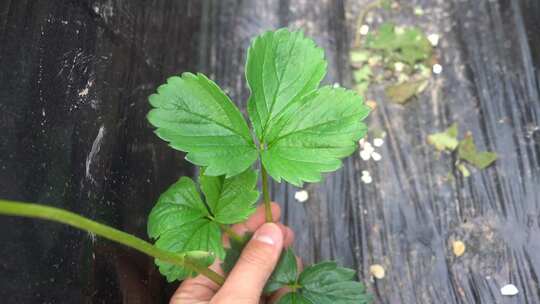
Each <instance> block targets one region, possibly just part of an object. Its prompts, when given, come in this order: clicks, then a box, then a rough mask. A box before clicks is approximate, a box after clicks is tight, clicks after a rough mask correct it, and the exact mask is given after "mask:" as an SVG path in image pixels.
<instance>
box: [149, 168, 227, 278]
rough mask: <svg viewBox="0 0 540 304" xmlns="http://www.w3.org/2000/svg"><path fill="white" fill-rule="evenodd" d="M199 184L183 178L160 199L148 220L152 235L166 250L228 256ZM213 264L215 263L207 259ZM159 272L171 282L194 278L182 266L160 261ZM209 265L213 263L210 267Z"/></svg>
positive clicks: (159, 246)
mask: <svg viewBox="0 0 540 304" xmlns="http://www.w3.org/2000/svg"><path fill="white" fill-rule="evenodd" d="M209 215H210V214H209V213H208V210H207V209H206V207H205V205H204V203H203V201H202V200H201V197H200V195H199V193H198V191H197V188H196V186H195V183H194V182H193V181H192V180H191V179H190V178H188V177H182V178H180V180H179V181H178V182H176V183H175V184H173V185H172V186H171V187H169V189H167V190H166V191H165V192H164V193H163V194H162V195H161V196H160V197H159V200H158V202H157V204H156V205H155V206H154V208H153V209H152V211H151V212H150V215H149V217H148V235H149V236H150V237H152V238H154V239H157V241H156V243H155V245H156V246H157V247H158V248H160V249H163V250H166V251H170V252H175V253H185V252H188V251H201V250H202V251H209V252H212V253H214V254H215V255H216V256H217V257H220V258H221V257H223V256H224V250H223V247H222V244H221V231H220V228H219V225H218V224H217V223H214V222H212V221H211V220H210V219H209V218H208V217H209ZM207 261H208V263H210V264H211V263H212V260H211V259H209V260H207ZM156 264H157V265H158V266H159V271H160V272H161V273H162V274H163V275H165V276H166V277H167V280H168V281H169V282H171V281H174V280H182V279H184V278H187V277H189V276H192V275H194V273H193V272H191V271H189V270H188V269H185V268H183V267H180V266H176V265H172V264H169V263H166V262H162V261H160V260H156ZM208 265H209V264H208Z"/></svg>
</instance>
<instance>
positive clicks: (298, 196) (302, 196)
mask: <svg viewBox="0 0 540 304" xmlns="http://www.w3.org/2000/svg"><path fill="white" fill-rule="evenodd" d="M308 198H309V193H308V192H307V191H306V190H300V191H296V193H295V194H294V199H295V200H297V201H299V202H300V203H303V202H305V201H307V200H308Z"/></svg>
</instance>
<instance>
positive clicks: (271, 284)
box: [263, 248, 298, 294]
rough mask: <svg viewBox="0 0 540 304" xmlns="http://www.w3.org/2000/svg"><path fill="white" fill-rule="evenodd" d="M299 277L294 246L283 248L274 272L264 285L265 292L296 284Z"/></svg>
mask: <svg viewBox="0 0 540 304" xmlns="http://www.w3.org/2000/svg"><path fill="white" fill-rule="evenodd" d="M297 277H298V266H297V265H296V256H295V254H294V251H293V250H292V248H287V249H285V250H283V252H282V253H281V256H280V258H279V262H278V264H277V266H276V268H274V272H272V275H271V276H270V278H269V279H268V281H267V282H266V285H265V286H264V290H263V292H264V293H267V294H268V293H271V292H274V291H276V290H278V289H280V288H281V287H283V286H285V285H294V284H295V283H296V279H297Z"/></svg>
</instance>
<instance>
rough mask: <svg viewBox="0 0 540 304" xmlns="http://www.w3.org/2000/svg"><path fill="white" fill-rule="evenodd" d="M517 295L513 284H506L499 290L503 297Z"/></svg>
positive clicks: (517, 291)
mask: <svg viewBox="0 0 540 304" xmlns="http://www.w3.org/2000/svg"><path fill="white" fill-rule="evenodd" d="M518 293H519V290H518V289H517V287H516V286H515V285H514V284H507V285H504V286H503V287H502V288H501V294H502V295H503V296H515V295H517V294H518Z"/></svg>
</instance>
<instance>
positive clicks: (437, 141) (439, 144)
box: [427, 123, 459, 151]
mask: <svg viewBox="0 0 540 304" xmlns="http://www.w3.org/2000/svg"><path fill="white" fill-rule="evenodd" d="M457 136H458V124H457V123H453V124H452V125H451V126H450V127H449V128H448V129H446V131H444V132H440V133H434V134H430V135H428V137H427V142H428V144H430V145H432V146H434V147H435V149H437V150H439V151H445V150H448V151H454V150H455V149H456V148H457V147H458V145H459V141H458V140H457Z"/></svg>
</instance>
